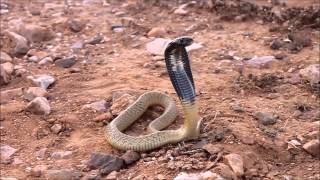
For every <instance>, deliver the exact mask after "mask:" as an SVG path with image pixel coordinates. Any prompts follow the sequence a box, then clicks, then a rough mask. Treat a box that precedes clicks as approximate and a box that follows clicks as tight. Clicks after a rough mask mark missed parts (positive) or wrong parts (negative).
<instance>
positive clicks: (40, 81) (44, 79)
mask: <svg viewBox="0 0 320 180" xmlns="http://www.w3.org/2000/svg"><path fill="white" fill-rule="evenodd" d="M27 79H29V80H31V81H32V83H33V84H34V85H36V86H39V87H41V88H43V89H47V88H48V87H49V86H50V85H51V84H53V83H54V82H55V78H54V77H52V76H50V75H46V74H41V75H35V76H27Z"/></svg>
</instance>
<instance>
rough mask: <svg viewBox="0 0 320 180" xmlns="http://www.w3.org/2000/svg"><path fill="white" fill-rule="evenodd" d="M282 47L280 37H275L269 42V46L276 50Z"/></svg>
mask: <svg viewBox="0 0 320 180" xmlns="http://www.w3.org/2000/svg"><path fill="white" fill-rule="evenodd" d="M281 47H282V42H281V40H280V39H275V40H273V41H272V42H271V44H270V48H271V49H273V50H278V49H280V48H281Z"/></svg>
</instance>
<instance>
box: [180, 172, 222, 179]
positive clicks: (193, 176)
mask: <svg viewBox="0 0 320 180" xmlns="http://www.w3.org/2000/svg"><path fill="white" fill-rule="evenodd" d="M211 179H214V180H224V178H222V177H221V176H220V175H218V174H216V173H213V172H211V171H206V172H202V173H197V174H196V173H194V174H193V173H192V174H187V173H185V172H182V173H180V174H178V176H176V177H175V178H174V180H211Z"/></svg>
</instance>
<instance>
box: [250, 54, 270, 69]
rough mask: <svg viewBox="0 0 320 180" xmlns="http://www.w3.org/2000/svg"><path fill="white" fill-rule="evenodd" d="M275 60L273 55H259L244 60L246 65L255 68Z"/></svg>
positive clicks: (263, 66)
mask: <svg viewBox="0 0 320 180" xmlns="http://www.w3.org/2000/svg"><path fill="white" fill-rule="evenodd" d="M274 60H275V57H274V56H261V57H253V58H252V59H250V60H248V61H246V63H247V64H248V65H250V66H251V67H255V68H265V67H268V65H269V64H270V63H271V62H273V61H274Z"/></svg>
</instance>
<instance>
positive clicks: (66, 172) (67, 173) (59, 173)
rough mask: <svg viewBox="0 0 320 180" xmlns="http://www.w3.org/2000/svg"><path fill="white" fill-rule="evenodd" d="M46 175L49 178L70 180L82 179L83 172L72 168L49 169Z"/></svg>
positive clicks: (52, 179) (49, 179)
mask: <svg viewBox="0 0 320 180" xmlns="http://www.w3.org/2000/svg"><path fill="white" fill-rule="evenodd" d="M45 174H46V175H45V177H46V178H47V179H48V180H70V179H80V177H81V176H82V174H81V173H80V172H76V171H73V170H70V169H62V170H47V171H46V173H45Z"/></svg>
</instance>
